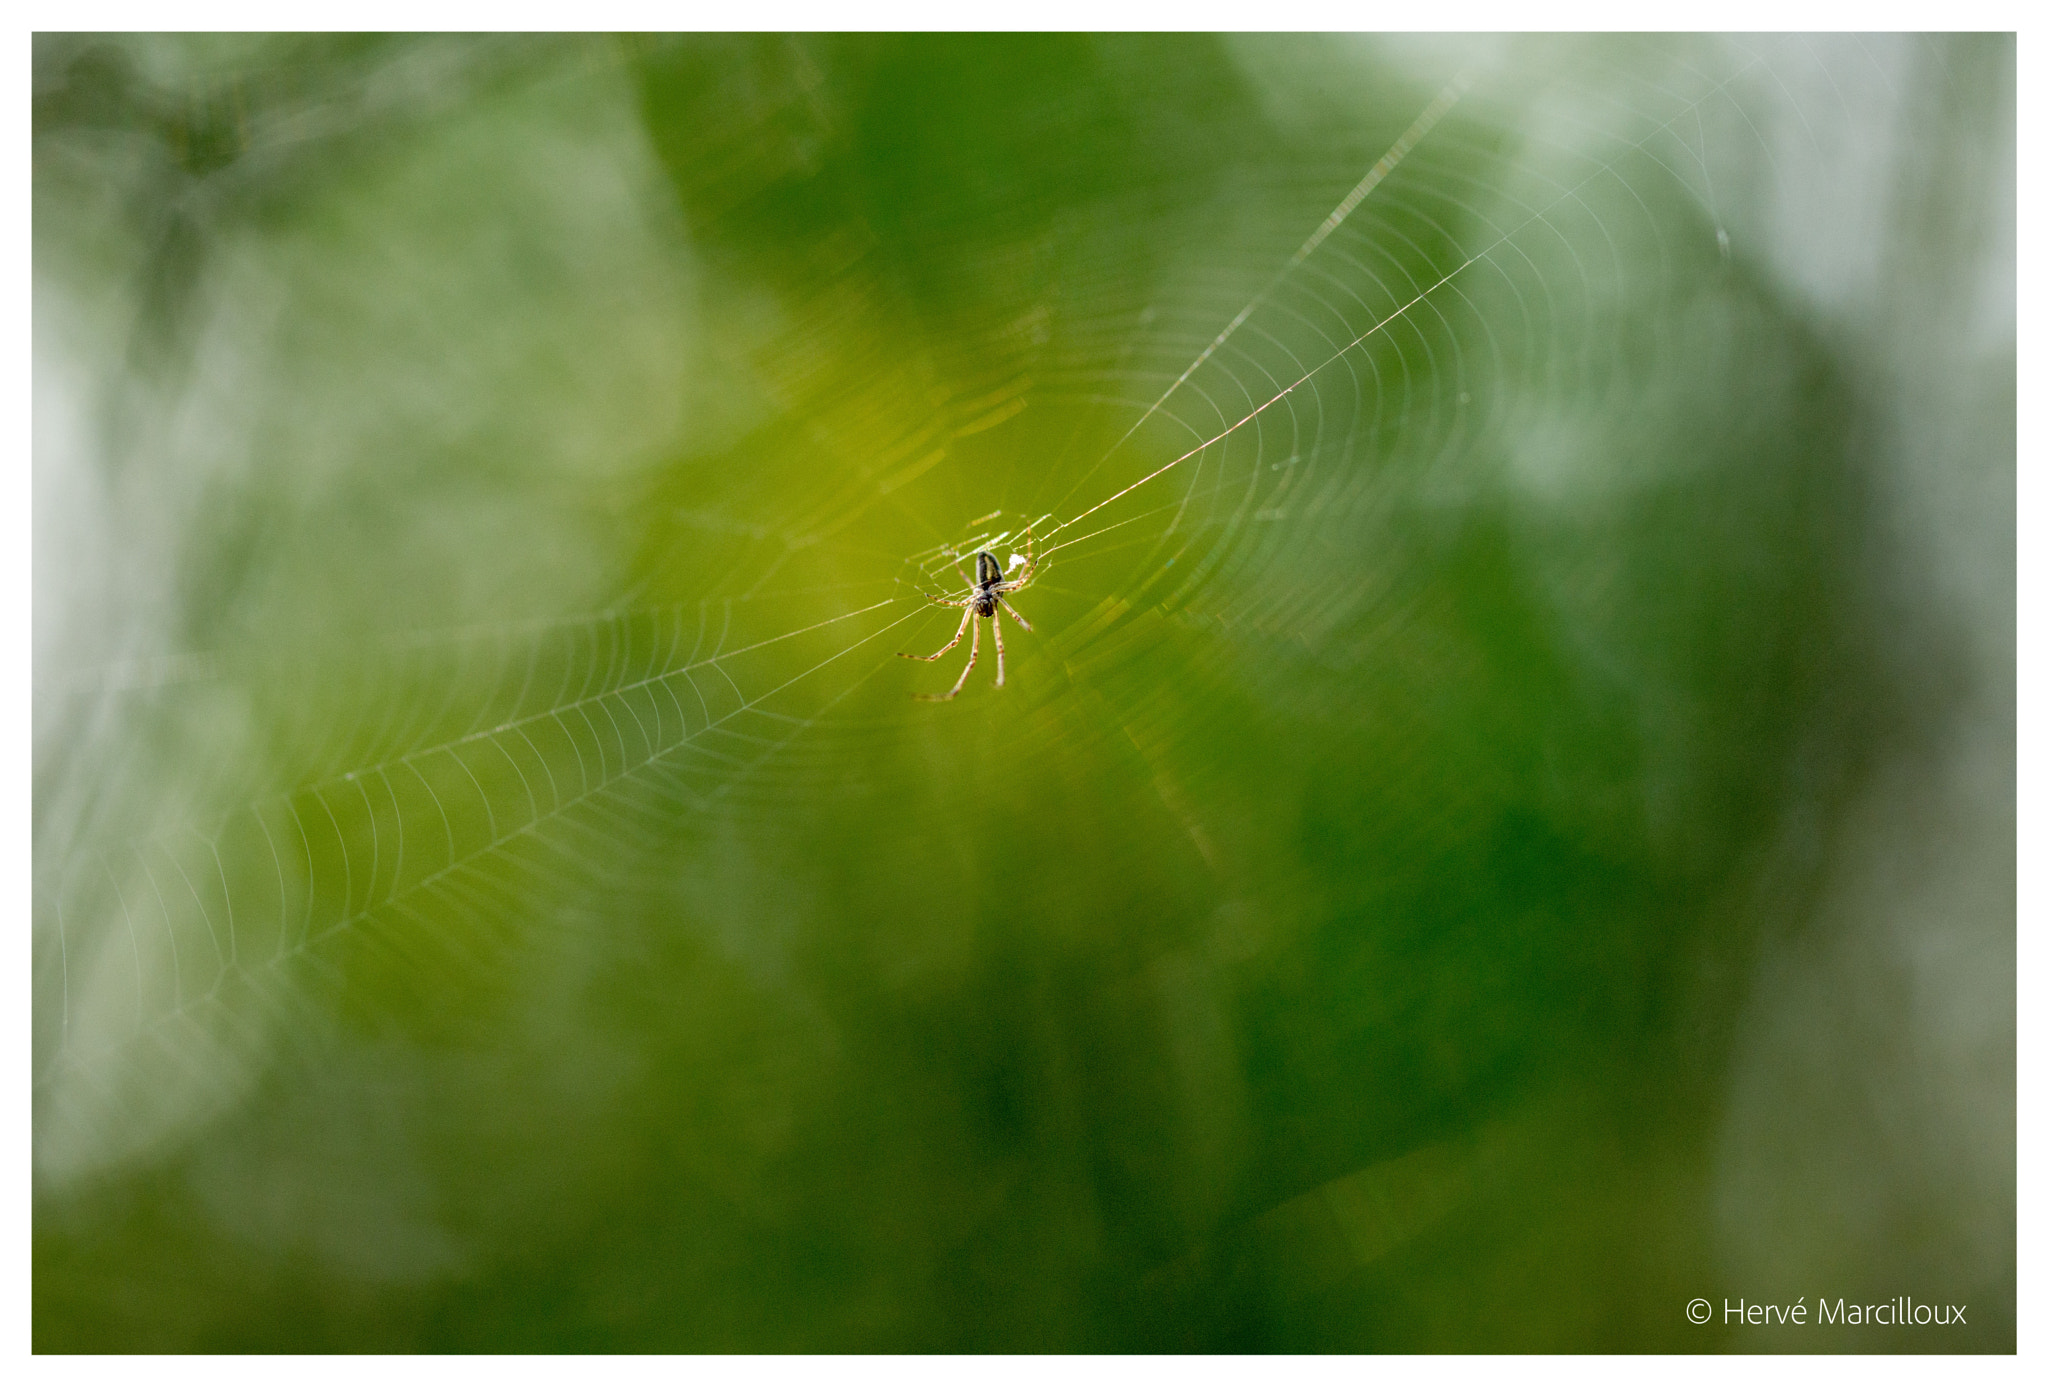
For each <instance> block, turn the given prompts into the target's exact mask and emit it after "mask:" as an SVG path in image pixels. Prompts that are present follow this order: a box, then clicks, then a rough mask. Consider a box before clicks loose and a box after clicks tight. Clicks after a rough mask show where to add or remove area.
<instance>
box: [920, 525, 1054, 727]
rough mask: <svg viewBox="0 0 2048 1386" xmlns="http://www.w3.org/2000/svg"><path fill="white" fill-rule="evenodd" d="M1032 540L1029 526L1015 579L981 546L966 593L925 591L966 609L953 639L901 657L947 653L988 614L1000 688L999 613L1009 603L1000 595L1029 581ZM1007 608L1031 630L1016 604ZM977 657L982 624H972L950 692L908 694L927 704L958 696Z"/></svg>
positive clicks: (956, 562)
mask: <svg viewBox="0 0 2048 1386" xmlns="http://www.w3.org/2000/svg"><path fill="white" fill-rule="evenodd" d="M1034 543H1035V540H1034V539H1033V538H1032V535H1031V531H1030V530H1028V529H1027V530H1025V531H1024V560H1023V562H1022V563H1021V564H1018V566H1017V569H1016V573H1017V576H1016V577H1014V578H1010V579H1008V580H1005V579H1004V577H1003V565H1002V564H1000V563H998V562H996V556H995V555H994V554H992V553H990V552H989V551H988V550H987V549H983V550H981V551H980V552H979V553H977V554H975V555H974V576H973V577H971V578H968V581H967V586H968V590H967V595H966V596H964V597H935V596H933V595H932V594H931V593H929V592H926V593H925V594H924V596H925V599H926V600H927V601H930V602H933V603H935V604H936V605H939V606H958V607H964V608H965V612H964V613H963V614H962V615H961V617H960V629H958V630H956V631H954V632H953V638H952V639H951V640H948V641H947V642H946V643H945V644H943V645H941V646H940V647H939V648H938V649H937V650H935V651H933V652H932V653H931V654H928V655H920V654H911V653H910V652H909V651H907V650H904V651H899V653H900V654H902V656H903V658H905V659H923V660H933V659H937V658H938V657H939V656H940V655H942V654H944V653H946V651H948V650H950V649H952V648H953V647H954V646H955V645H957V644H959V643H960V637H961V636H963V635H965V634H967V628H968V627H969V626H971V625H974V618H975V617H977V616H984V617H987V618H988V620H989V621H990V623H991V624H993V625H994V627H995V633H996V687H998V688H1001V687H1002V686H1003V618H1002V615H1001V611H1002V609H1003V608H1004V607H1006V606H1008V603H1006V602H1005V601H1004V600H1003V598H1004V597H1005V596H1006V595H1007V594H1008V593H1011V592H1015V591H1018V590H1019V589H1021V588H1023V587H1025V586H1027V585H1028V584H1029V583H1030V581H1031V569H1032V565H1033V564H1034V563H1035V562H1036V561H1037V554H1036V550H1035V549H1034V547H1033V545H1034ZM1010 558H1011V561H1013V562H1015V561H1016V558H1017V555H1015V554H1011V555H1010ZM953 563H954V566H955V567H956V568H957V567H959V564H960V560H959V558H958V556H955V558H954V560H953ZM960 576H961V577H963V578H965V577H967V570H966V569H965V568H960ZM1008 610H1009V612H1010V616H1011V618H1012V619H1013V620H1015V621H1016V623H1017V624H1018V625H1020V626H1022V627H1024V629H1026V630H1031V623H1030V622H1029V621H1027V620H1025V619H1024V617H1023V614H1022V613H1021V612H1019V611H1018V610H1017V608H1016V607H1014V606H1008ZM1032 633H1033V634H1034V635H1035V634H1037V632H1036V631H1033V632H1032ZM980 658H981V627H980V626H974V641H973V643H972V644H971V645H969V646H968V650H967V667H966V668H965V669H962V670H961V671H960V681H959V682H958V683H956V684H954V685H953V690H952V692H950V693H914V694H912V695H911V696H912V697H914V698H917V699H918V700H919V701H921V702H927V703H943V702H948V701H950V700H952V699H953V698H956V697H958V696H959V695H960V690H961V689H963V688H965V687H966V686H967V676H968V675H969V674H971V673H973V672H974V661H976V660H977V659H980Z"/></svg>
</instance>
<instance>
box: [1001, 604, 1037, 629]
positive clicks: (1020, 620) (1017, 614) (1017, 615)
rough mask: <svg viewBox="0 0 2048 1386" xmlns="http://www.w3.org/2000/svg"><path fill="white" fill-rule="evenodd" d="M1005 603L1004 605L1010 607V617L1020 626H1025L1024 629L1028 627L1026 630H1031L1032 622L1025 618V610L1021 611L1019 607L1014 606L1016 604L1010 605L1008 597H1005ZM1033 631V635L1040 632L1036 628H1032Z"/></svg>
mask: <svg viewBox="0 0 2048 1386" xmlns="http://www.w3.org/2000/svg"><path fill="white" fill-rule="evenodd" d="M1003 605H1004V606H1005V607H1008V608H1009V612H1010V619H1011V620H1013V621H1015V622H1016V623H1017V624H1018V625H1020V626H1022V627H1024V629H1026V630H1031V623H1030V622H1029V621H1027V620H1025V619H1024V613H1023V612H1021V611H1019V610H1018V609H1017V608H1016V607H1014V606H1010V603H1009V601H1008V600H1007V599H1005V600H1004V602H1003ZM1031 633H1032V634H1033V635H1036V634H1038V632H1037V631H1035V630H1031Z"/></svg>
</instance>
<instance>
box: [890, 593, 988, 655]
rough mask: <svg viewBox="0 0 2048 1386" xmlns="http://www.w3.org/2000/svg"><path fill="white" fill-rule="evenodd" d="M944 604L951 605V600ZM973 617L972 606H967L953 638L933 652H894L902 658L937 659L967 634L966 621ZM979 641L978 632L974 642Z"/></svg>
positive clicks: (977, 642)
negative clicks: (924, 653) (923, 653)
mask: <svg viewBox="0 0 2048 1386" xmlns="http://www.w3.org/2000/svg"><path fill="white" fill-rule="evenodd" d="M945 605H947V606H951V605H952V603H951V602H947V603H945ZM973 619H974V608H972V607H969V608H968V609H967V611H966V613H965V614H964V615H962V616H961V618H960V629H958V630H956V631H954V632H953V638H952V639H951V640H948V641H947V642H946V643H945V644H943V645H941V646H939V648H938V649H937V650H936V651H935V652H933V653H932V654H928V655H920V654H912V653H910V651H908V650H898V651H897V652H896V653H897V654H898V655H899V656H901V657H902V658H904V659H922V660H925V661H927V662H929V661H931V660H934V659H937V658H938V657H939V656H940V655H942V654H944V653H945V652H946V651H948V650H950V649H952V648H953V647H954V646H955V645H957V644H959V643H960V637H961V636H963V635H965V634H967V626H968V623H969V622H971V621H972V620H973ZM980 642H981V637H980V635H978V634H977V635H976V636H975V643H976V644H979V643H980ZM968 662H969V664H970V665H971V664H972V663H973V661H972V660H970V661H968Z"/></svg>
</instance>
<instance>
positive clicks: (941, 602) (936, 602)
mask: <svg viewBox="0 0 2048 1386" xmlns="http://www.w3.org/2000/svg"><path fill="white" fill-rule="evenodd" d="M917 595H918V596H920V597H923V598H924V599H925V600H926V601H928V602H930V603H931V604H932V605H933V606H965V605H967V603H966V602H964V601H961V600H960V599H959V598H957V597H941V596H936V595H934V594H933V593H930V592H927V591H925V590H924V589H923V588H922V587H920V588H918V589H917Z"/></svg>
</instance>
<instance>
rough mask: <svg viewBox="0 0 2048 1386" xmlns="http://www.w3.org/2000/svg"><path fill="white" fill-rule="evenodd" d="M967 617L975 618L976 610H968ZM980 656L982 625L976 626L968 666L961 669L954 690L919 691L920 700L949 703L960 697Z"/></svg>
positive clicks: (969, 648) (968, 652) (969, 646)
mask: <svg viewBox="0 0 2048 1386" xmlns="http://www.w3.org/2000/svg"><path fill="white" fill-rule="evenodd" d="M967 619H968V620H969V621H972V620H973V619H974V612H973V611H972V610H970V611H968V613H967ZM953 639H954V640H955V641H956V642H957V641H958V640H959V639H960V637H959V636H957V635H956V636H954V637H953ZM941 653H944V651H941ZM980 658H981V627H980V626H976V627H975V628H974V640H973V642H972V643H971V644H969V645H968V647H967V667H966V668H965V669H962V670H961V671H960V682H958V683H956V684H954V685H953V688H952V691H951V692H948V693H919V694H918V695H917V699H918V701H919V702H925V703H949V702H951V701H953V699H955V698H957V697H959V696H960V690H961V689H963V688H965V687H966V686H967V676H968V675H969V674H971V673H973V672H974V661H975V660H977V659H980Z"/></svg>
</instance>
